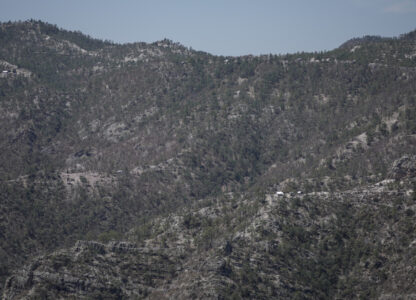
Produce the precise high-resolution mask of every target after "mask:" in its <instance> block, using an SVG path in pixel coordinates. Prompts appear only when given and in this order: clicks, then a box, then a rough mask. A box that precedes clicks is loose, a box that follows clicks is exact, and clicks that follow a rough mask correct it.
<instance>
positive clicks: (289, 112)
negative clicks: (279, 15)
mask: <svg viewBox="0 0 416 300" xmlns="http://www.w3.org/2000/svg"><path fill="white" fill-rule="evenodd" d="M0 72H1V73H0V153H1V155H0V197H1V198H0V279H1V282H0V283H1V285H3V284H4V283H5V285H4V288H3V290H2V292H3V293H4V298H5V299H11V298H16V299H18V298H22V297H23V296H25V297H28V298H36V297H40V298H42V299H43V298H45V297H50V298H51V299H54V298H59V297H64V298H68V297H75V298H82V297H84V298H91V297H92V298H99V297H102V298H109V297H110V298H111V297H113V298H123V297H124V298H134V297H136V298H141V297H149V298H154V299H160V298H162V297H166V298H168V297H174V296H175V297H179V298H195V297H196V298H215V299H217V298H219V299H228V298H234V299H239V298H250V299H253V298H257V299H269V298H279V297H283V298H287V299H292V298H295V297H299V299H303V298H310V299H317V298H328V299H329V298H332V299H333V298H339V299H345V298H359V297H364V298H380V297H384V299H395V298H397V297H395V295H401V296H402V297H404V298H406V297H407V296H408V297H410V296H409V295H411V294H412V293H413V295H414V293H415V291H414V288H413V286H414V282H413V278H415V277H414V276H411V275H409V274H413V273H414V268H413V267H412V264H407V263H406V262H412V261H415V259H416V255H415V254H416V252H415V251H416V250H415V248H414V247H415V245H416V244H415V243H414V241H415V240H416V237H415V225H414V224H415V222H414V221H415V217H414V212H415V209H416V208H415V200H416V198H415V192H414V191H415V180H416V178H415V175H416V167H415V163H416V158H415V154H416V33H415V31H413V32H410V33H407V34H404V35H402V36H400V37H397V38H381V37H364V38H357V39H353V40H350V41H347V42H346V43H344V44H343V45H341V46H340V47H339V48H337V49H334V50H332V51H328V52H319V53H296V54H288V55H263V56H241V57H222V56H214V55H210V54H208V53H204V52H199V51H194V50H192V49H188V48H186V47H184V46H182V45H180V44H178V43H175V42H172V41H170V40H163V41H159V42H155V43H153V44H146V43H132V44H115V43H112V42H109V41H101V40H97V39H93V38H91V37H88V36H85V35H83V34H82V33H80V32H71V31H66V30H63V29H60V28H57V27H56V26H54V25H50V24H47V23H43V22H41V21H33V20H31V21H26V22H14V23H12V22H9V23H0ZM277 191H282V192H283V193H284V195H283V196H277V195H276V192H277ZM298 192H299V193H298ZM77 241H78V242H77ZM74 245H75V246H74ZM125 248H126V249H127V250H126V249H125ZM120 249H121V250H120ZM124 250H126V251H124ZM412 272H413V273H412ZM68 274H69V275H68ZM405 274H408V275H407V276H406V275H405ZM68 276H69V277H70V278H69V277H68ZM6 278H9V279H8V280H7V282H6ZM110 281H111V282H110ZM183 287H186V288H183ZM389 297H390V298H389Z"/></svg>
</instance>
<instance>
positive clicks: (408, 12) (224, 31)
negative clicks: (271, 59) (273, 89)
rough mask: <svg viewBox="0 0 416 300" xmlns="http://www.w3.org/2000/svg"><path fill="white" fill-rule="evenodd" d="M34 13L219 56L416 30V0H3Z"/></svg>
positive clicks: (3, 9)
mask: <svg viewBox="0 0 416 300" xmlns="http://www.w3.org/2000/svg"><path fill="white" fill-rule="evenodd" d="M31 18H33V19H39V20H42V21H46V22H49V23H52V24H56V25H58V26H59V27H62V28H65V29H69V30H80V31H82V32H84V33H86V34H89V35H91V36H93V37H96V38H101V39H109V40H112V41H114V42H120V43H124V42H136V41H143V42H154V41H156V40H161V39H163V38H169V39H171V40H173V41H175V42H180V43H181V44H183V45H185V46H188V47H189V46H190V47H192V48H194V49H196V50H202V51H206V52H209V53H212V54H221V55H244V54H267V53H275V54H284V53H293V52H298V51H321V50H331V49H333V48H336V47H337V46H339V45H340V44H342V43H343V42H345V41H346V40H348V39H350V38H353V37H360V36H363V35H382V36H397V35H399V34H402V33H406V32H409V31H411V30H414V29H416V0H319V1H318V0H287V1H280V0H239V1H237V0H176V1H175V0H135V1H134V0H119V1H114V0H111V1H110V0H70V1H69V0H0V21H3V22H4V21H9V20H11V21H15V20H27V19H31Z"/></svg>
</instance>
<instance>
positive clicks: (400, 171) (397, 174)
mask: <svg viewBox="0 0 416 300" xmlns="http://www.w3.org/2000/svg"><path fill="white" fill-rule="evenodd" d="M415 174H416V155H411V156H409V155H405V156H403V157H401V158H400V159H398V160H396V161H394V163H393V168H392V170H391V171H390V173H389V175H390V176H389V177H390V178H394V179H401V178H405V177H415Z"/></svg>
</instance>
